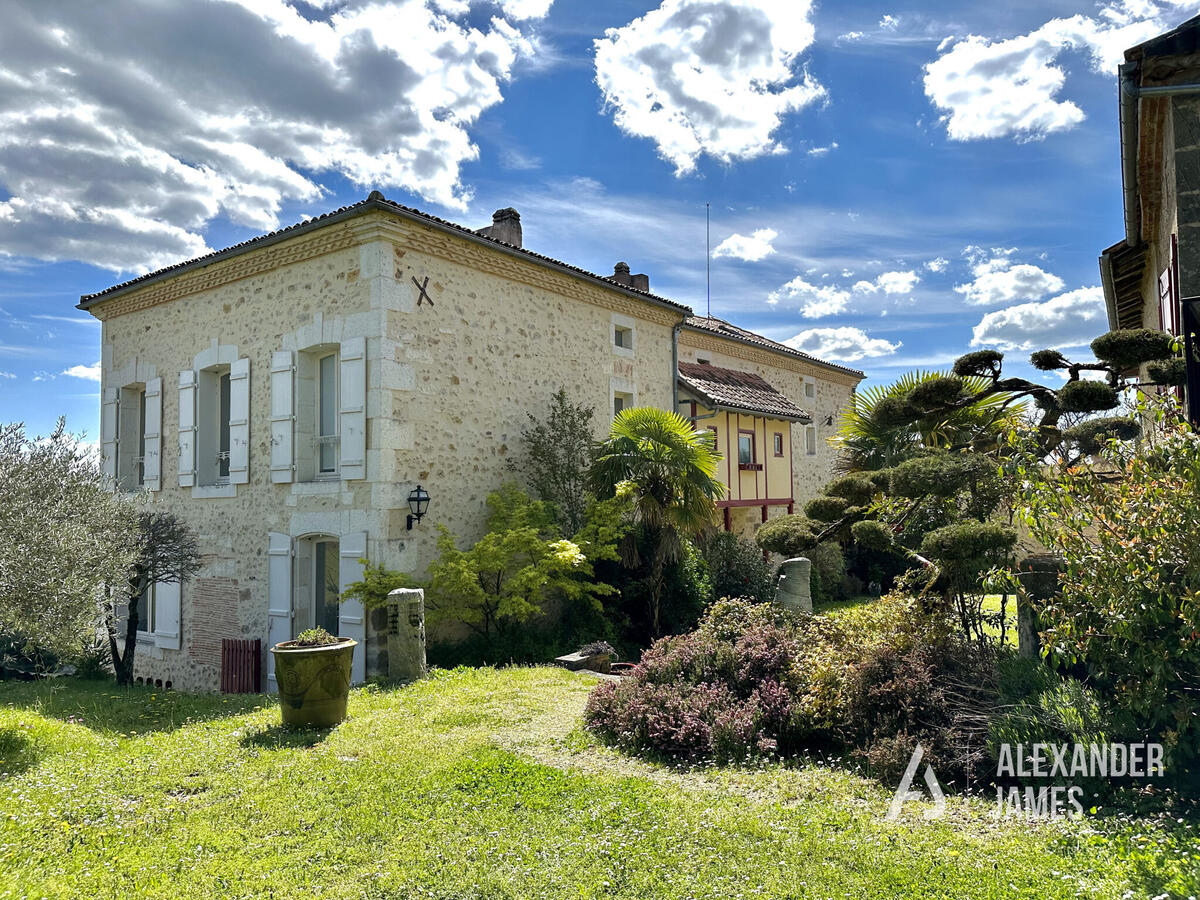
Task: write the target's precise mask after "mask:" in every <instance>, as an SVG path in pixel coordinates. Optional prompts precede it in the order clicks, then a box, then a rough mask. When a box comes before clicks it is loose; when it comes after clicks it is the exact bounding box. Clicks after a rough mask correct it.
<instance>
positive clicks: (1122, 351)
mask: <svg viewBox="0 0 1200 900" xmlns="http://www.w3.org/2000/svg"><path fill="white" fill-rule="evenodd" d="M1171 343H1172V338H1171V335H1169V334H1167V333H1166V332H1165V331H1154V330H1151V329H1149V328H1128V329H1118V330H1115V331H1110V332H1108V333H1107V334H1102V335H1100V337H1098V338H1096V339H1095V340H1094V341H1092V352H1093V353H1095V354H1096V359H1100V360H1103V361H1104V362H1106V363H1108V364H1109V365H1111V366H1112V367H1113V368H1114V369H1116V370H1117V371H1118V372H1123V371H1125V370H1127V369H1135V368H1137V367H1138V366H1140V365H1141V364H1142V363H1146V362H1150V361H1151V360H1153V359H1167V358H1169V357H1171V356H1174V355H1175V354H1174V351H1173V350H1172V347H1171ZM1104 408H1106V409H1107V408H1108V407H1104Z"/></svg>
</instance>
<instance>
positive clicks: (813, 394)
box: [804, 378, 817, 400]
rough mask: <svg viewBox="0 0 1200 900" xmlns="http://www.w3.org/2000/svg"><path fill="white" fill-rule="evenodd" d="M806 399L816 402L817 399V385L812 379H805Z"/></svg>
mask: <svg viewBox="0 0 1200 900" xmlns="http://www.w3.org/2000/svg"><path fill="white" fill-rule="evenodd" d="M804 399H806V400H816V399H817V383H816V381H814V380H813V379H811V378H805V379H804Z"/></svg>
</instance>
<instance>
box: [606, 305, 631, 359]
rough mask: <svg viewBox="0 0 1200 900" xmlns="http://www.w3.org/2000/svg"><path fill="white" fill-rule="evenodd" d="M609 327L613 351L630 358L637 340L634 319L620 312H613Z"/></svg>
mask: <svg viewBox="0 0 1200 900" xmlns="http://www.w3.org/2000/svg"><path fill="white" fill-rule="evenodd" d="M610 328H611V335H612V347H613V353H615V354H616V355H617V356H624V357H626V358H630V359H631V358H632V357H633V351H634V345H635V344H636V342H637V329H636V323H635V321H634V319H632V318H631V317H629V316H625V315H621V314H620V313H613V314H612V319H611V325H610Z"/></svg>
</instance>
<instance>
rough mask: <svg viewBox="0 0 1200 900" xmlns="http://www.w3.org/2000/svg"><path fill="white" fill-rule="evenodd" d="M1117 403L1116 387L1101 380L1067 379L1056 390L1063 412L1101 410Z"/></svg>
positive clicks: (1118, 401)
mask: <svg viewBox="0 0 1200 900" xmlns="http://www.w3.org/2000/svg"><path fill="white" fill-rule="evenodd" d="M1118 403H1120V398H1119V397H1118V396H1117V391H1116V389H1115V388H1113V387H1111V386H1109V385H1107V384H1105V383H1104V382H1102V381H1068V382H1067V383H1066V384H1064V385H1063V386H1062V387H1061V388H1059V390H1058V405H1059V408H1061V409H1062V410H1063V411H1064V412H1082V413H1088V412H1101V411H1102V410H1106V409H1112V408H1113V407H1115V406H1116V405H1117V404H1118Z"/></svg>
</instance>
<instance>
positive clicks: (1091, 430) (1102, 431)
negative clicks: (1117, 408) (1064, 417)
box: [1063, 416, 1142, 453]
mask: <svg viewBox="0 0 1200 900" xmlns="http://www.w3.org/2000/svg"><path fill="white" fill-rule="evenodd" d="M1141 433H1142V426H1141V424H1140V423H1139V422H1138V421H1137V420H1136V419H1130V418H1128V417H1126V416H1102V417H1100V418H1097V419H1088V420H1087V421H1084V422H1080V423H1079V424H1078V425H1074V426H1072V427H1071V428H1065V429H1063V438H1064V439H1066V440H1068V441H1072V442H1073V443H1075V444H1076V445H1077V446H1078V447H1079V449H1080V450H1081V451H1083V452H1084V453H1099V452H1100V450H1101V448H1102V447H1103V446H1104V443H1105V442H1106V441H1109V440H1112V439H1114V438H1115V439H1117V440H1122V441H1132V440H1133V439H1134V438H1136V437H1138V436H1139V435H1140V434H1141Z"/></svg>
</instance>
